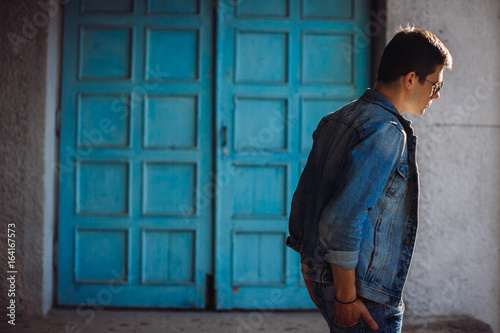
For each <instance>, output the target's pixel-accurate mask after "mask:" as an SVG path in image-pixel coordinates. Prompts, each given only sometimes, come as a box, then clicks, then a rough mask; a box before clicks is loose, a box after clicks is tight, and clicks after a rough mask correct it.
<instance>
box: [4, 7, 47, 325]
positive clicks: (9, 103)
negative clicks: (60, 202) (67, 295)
mask: <svg viewBox="0 0 500 333" xmlns="http://www.w3.org/2000/svg"><path fill="white" fill-rule="evenodd" d="M0 8H1V9H0V32H1V33H0V50H1V53H0V57H1V58H0V64H1V66H0V78H1V80H0V105H1V108H0V120H1V121H0V156H1V158H0V169H1V172H0V207H1V209H0V212H1V214H0V220H1V224H0V225H1V228H2V230H1V231H0V253H2V267H1V276H2V283H0V303H1V304H2V306H1V310H0V313H1V314H2V318H4V320H5V318H6V317H5V312H6V307H5V306H4V305H6V304H8V303H7V302H10V299H11V297H8V294H7V287H8V284H7V283H5V278H4V276H5V274H6V273H7V266H6V264H5V261H6V259H7V239H6V238H7V236H6V234H7V224H15V228H14V229H15V238H14V240H15V244H16V247H15V251H16V252H15V270H16V271H17V274H15V277H16V281H15V285H16V288H15V294H16V295H15V298H14V297H13V298H12V299H15V300H16V317H19V316H20V315H23V314H28V315H39V314H42V313H43V312H44V310H47V309H48V308H49V307H50V306H51V304H52V286H51V284H52V247H51V246H50V245H49V246H47V243H49V244H52V242H53V240H52V239H51V238H52V237H51V235H52V233H53V230H54V228H53V221H54V218H53V214H52V213H53V211H54V205H53V202H54V197H53V180H54V178H53V175H52V173H51V172H52V171H53V170H52V171H51V170H47V173H46V175H47V176H46V177H45V182H44V173H45V170H46V168H45V165H46V159H53V155H50V154H49V155H48V156H46V155H45V153H46V150H45V143H46V142H48V145H49V146H53V144H54V140H55V135H54V129H53V126H52V127H51V128H48V127H47V126H46V121H47V120H49V121H52V120H53V119H54V118H52V119H51V120H50V119H47V118H46V115H47V114H46V108H47V106H50V103H49V104H46V92H47V90H46V87H47V27H48V25H49V15H48V14H46V13H44V11H43V10H42V9H41V8H40V7H39V6H37V5H36V2H35V1H29V0H21V1H6V2H3V3H2V5H1V6H0ZM52 101H53V99H52ZM48 130H49V131H48ZM47 140H48V141H47ZM52 152H54V149H52ZM51 192H52V193H51ZM44 198H46V199H47V200H45V199H44ZM44 237H48V239H46V241H44ZM4 259H5V260H4ZM9 275H10V274H9Z"/></svg>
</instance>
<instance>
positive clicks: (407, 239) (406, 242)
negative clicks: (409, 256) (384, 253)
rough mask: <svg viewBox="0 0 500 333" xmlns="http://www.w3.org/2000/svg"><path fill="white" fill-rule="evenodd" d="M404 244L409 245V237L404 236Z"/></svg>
mask: <svg viewBox="0 0 500 333" xmlns="http://www.w3.org/2000/svg"><path fill="white" fill-rule="evenodd" d="M404 245H406V246H408V245H410V239H409V238H406V239H405V241H404Z"/></svg>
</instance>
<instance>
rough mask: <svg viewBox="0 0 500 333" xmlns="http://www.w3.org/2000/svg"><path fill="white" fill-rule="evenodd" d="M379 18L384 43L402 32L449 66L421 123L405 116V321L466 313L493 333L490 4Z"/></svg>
mask: <svg viewBox="0 0 500 333" xmlns="http://www.w3.org/2000/svg"><path fill="white" fill-rule="evenodd" d="M387 11H388V13H389V15H388V25H387V40H389V39H390V38H391V37H392V35H393V34H394V31H395V29H396V28H397V26H399V25H400V24H401V25H405V24H406V23H410V25H415V26H416V27H421V28H425V29H428V30H430V31H432V32H434V33H435V34H436V35H437V36H438V37H439V38H440V39H441V40H442V41H443V42H444V43H445V44H446V45H447V47H448V49H449V50H450V52H451V53H452V55H453V59H454V66H453V70H452V71H451V72H445V77H444V82H445V84H444V87H443V89H442V93H441V98H440V99H439V100H437V101H435V102H434V104H433V105H432V107H431V108H430V109H428V110H427V112H426V113H425V115H424V116H422V117H411V115H410V116H408V115H406V116H407V117H408V118H410V119H411V120H412V121H413V124H414V127H415V129H416V133H417V136H418V137H419V151H418V154H419V155H418V162H419V167H420V174H421V197H420V203H421V206H420V227H419V235H418V238H417V248H416V253H415V257H414V261H413V263H412V268H411V272H410V277H409V281H408V283H407V285H406V291H405V301H406V305H407V317H409V318H410V319H411V318H412V317H413V318H415V316H417V315H418V316H433V315H438V316H439V315H456V314H466V315H470V316H473V317H475V318H477V319H480V320H482V321H484V322H486V323H488V324H489V325H491V327H492V328H493V329H494V330H495V332H499V331H500V327H499V320H498V314H499V313H500V308H499V302H498V299H499V296H500V294H499V289H500V288H499V286H500V279H499V274H500V261H499V253H500V241H499V240H500V226H499V225H500V224H499V222H500V208H499V207H500V38H499V33H500V1H499V0H479V1H468V0H434V1H424V0H417V1H415V0H404V1H396V0H388V1H387ZM420 322H421V323H422V325H425V321H420Z"/></svg>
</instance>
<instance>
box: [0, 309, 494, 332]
mask: <svg viewBox="0 0 500 333" xmlns="http://www.w3.org/2000/svg"><path fill="white" fill-rule="evenodd" d="M0 332H2V333H3V332H5V333H10V332H22V333H24V332H26V333H104V332H106V333H110V332H116V333H141V332H148V333H156V332H162V333H163V332H189V333H191V332H207V333H211V332H213V333H252V332H272V333H281V332H297V333H299V332H300V333H309V332H310V333H313V332H314V333H316V332H325V333H326V332H328V327H327V325H326V323H325V321H324V320H323V318H322V317H321V315H320V314H319V312H317V311H309V312H266V311H249V312H203V311H199V312H197V311H155V310H149V311H146V310H107V309H106V310H93V309H88V310H80V311H78V312H77V310H76V309H71V308H70V309H52V310H51V311H50V312H49V314H48V316H46V317H45V318H18V319H16V325H15V326H12V325H9V324H7V323H6V321H5V320H2V322H1V323H0ZM403 332H404V333H431V332H432V333H437V332H439V333H462V332H467V333H476V332H477V333H488V332H492V331H491V330H490V329H489V327H488V326H487V325H485V324H483V323H480V322H477V321H475V320H472V319H470V318H441V319H437V318H434V319H432V320H422V319H420V320H416V321H414V322H413V323H411V322H409V323H406V324H405V326H404V328H403Z"/></svg>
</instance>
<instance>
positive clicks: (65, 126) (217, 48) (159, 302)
mask: <svg viewBox="0 0 500 333" xmlns="http://www.w3.org/2000/svg"><path fill="white" fill-rule="evenodd" d="M367 22H368V8H367V5H366V2H364V1H362V0H352V1H348V0H273V1H264V0H239V1H233V0H220V1H218V2H216V1H204V0H149V1H146V0H109V1H98V0H79V1H77V0H75V1H71V2H69V3H68V4H67V5H65V7H64V30H63V74H62V94H61V95H62V97H61V99H62V111H61V124H60V128H61V131H60V162H59V165H58V170H59V174H60V189H59V193H60V194H59V226H58V228H59V230H58V246H57V255H58V267H57V271H58V281H57V284H58V296H57V299H58V304H61V305H76V306H85V305H93V304H98V305H102V306H126V307H179V308H205V307H207V306H210V305H211V304H215V307H216V308H217V309H232V308H245V309H287V308H292V309H297V308H311V307H313V306H314V305H313V304H312V302H310V301H309V297H308V295H307V290H306V289H305V287H304V285H303V283H302V279H301V277H300V269H299V258H298V255H297V254H296V253H294V252H293V251H291V250H290V249H288V248H287V247H286V246H285V237H286V235H287V218H288V213H289V211H290V202H291V198H292V195H293V191H294V189H295V186H296V184H297V182H298V178H299V176H300V173H301V171H302V168H303V167H304V164H305V162H306V159H307V156H308V152H309V150H310V148H311V144H312V137H311V135H312V132H313V130H314V129H315V127H316V125H317V123H318V121H319V119H320V118H321V117H322V116H323V115H325V114H326V113H328V112H331V111H333V110H335V109H336V108H338V107H339V106H341V105H343V104H345V103H346V102H348V101H350V100H352V99H354V98H356V97H357V96H359V95H360V94H361V93H362V92H363V91H364V89H366V87H368V84H369V55H370V48H369V45H368V44H367V43H366V39H364V38H361V37H364V36H362V35H363V34H364V33H365V26H366V24H367Z"/></svg>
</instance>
